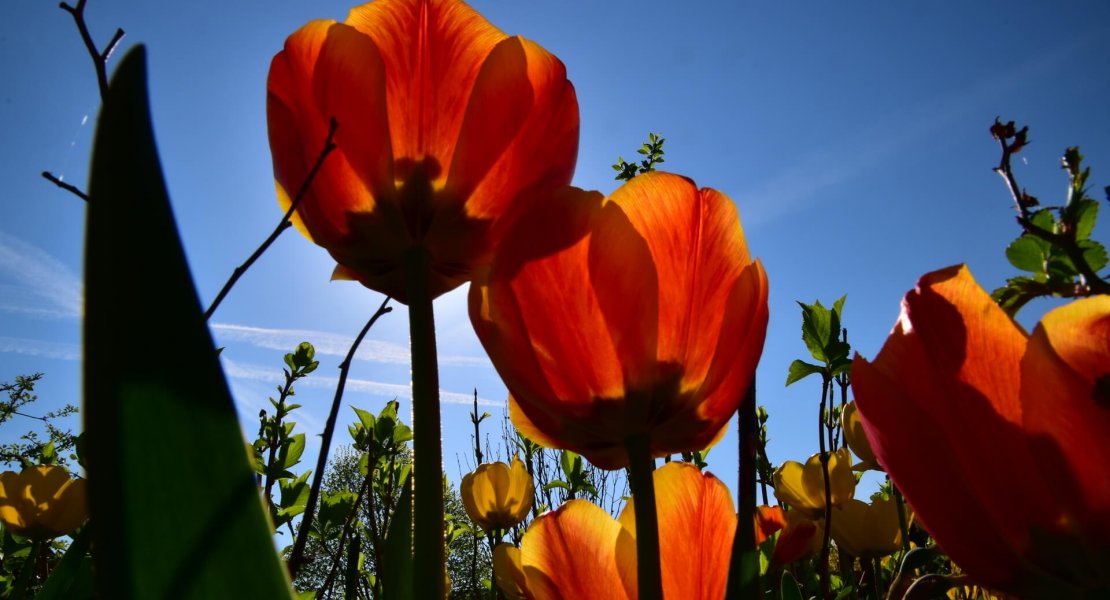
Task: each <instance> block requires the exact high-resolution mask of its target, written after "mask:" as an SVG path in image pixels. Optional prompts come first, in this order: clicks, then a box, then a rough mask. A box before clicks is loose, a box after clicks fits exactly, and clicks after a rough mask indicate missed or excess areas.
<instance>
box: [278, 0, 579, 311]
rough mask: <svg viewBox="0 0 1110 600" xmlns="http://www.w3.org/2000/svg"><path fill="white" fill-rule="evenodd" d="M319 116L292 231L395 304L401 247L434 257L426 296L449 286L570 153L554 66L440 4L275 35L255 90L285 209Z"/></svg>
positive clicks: (564, 98)
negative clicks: (276, 47) (330, 139)
mask: <svg viewBox="0 0 1110 600" xmlns="http://www.w3.org/2000/svg"><path fill="white" fill-rule="evenodd" d="M332 117H334V118H335V119H336V120H337V121H338V123H339V128H338V130H337V131H336V135H335V143H336V145H337V149H336V150H335V151H334V152H333V153H332V154H331V155H330V156H328V157H327V159H326V160H325V161H324V163H323V167H322V169H321V171H320V172H319V173H318V174H317V175H316V177H315V179H314V180H313V182H312V186H311V188H310V190H309V191H308V193H307V195H306V196H305V197H304V198H303V200H302V202H301V203H300V205H299V206H298V209H297V213H296V215H295V219H294V224H295V225H296V226H297V227H298V229H300V231H301V233H303V234H304V235H305V236H306V237H308V238H309V239H311V240H312V241H314V242H315V243H317V244H319V245H320V246H323V247H324V248H326V249H327V250H328V252H329V253H330V254H331V255H332V257H333V258H334V259H335V261H336V262H337V263H338V266H337V267H336V270H335V273H334V275H333V277H335V278H341V279H355V280H358V281H360V282H361V283H362V284H363V285H365V286H367V287H369V288H371V289H374V290H377V291H379V292H382V293H383V294H388V295H390V296H393V297H394V298H397V299H398V300H400V301H402V302H407V299H406V296H407V294H406V286H405V276H404V269H403V264H404V260H405V256H406V254H407V253H408V252H409V251H410V250H412V249H414V248H419V249H423V250H425V251H426V252H428V253H429V254H430V256H431V268H432V278H431V281H430V288H431V289H430V293H431V296H432V297H433V298H434V297H436V296H438V295H440V294H443V293H444V292H447V291H449V290H451V289H453V288H455V287H457V286H458V285H460V284H461V283H463V282H465V281H467V280H468V279H469V277H470V272H471V270H472V269H473V268H474V267H475V266H476V265H477V264H479V263H481V262H483V261H485V260H486V258H487V257H488V254H489V253H490V252H491V251H492V249H493V247H494V246H495V245H496V243H497V240H498V239H499V237H500V236H501V234H502V232H503V231H504V229H505V227H506V226H507V223H508V222H509V221H511V217H510V213H512V212H514V211H515V210H517V209H519V208H522V205H525V204H528V203H530V202H532V201H533V200H534V199H536V198H539V197H541V196H542V194H541V193H540V192H542V191H544V190H546V189H549V188H554V187H558V186H562V185H565V184H567V183H569V182H570V179H571V176H572V175H573V173H574V163H575V159H576V156H577V153H578V104H577V100H576V98H575V94H574V88H573V86H571V84H570V83H569V82H568V81H567V79H566V70H565V68H564V67H563V64H562V63H561V62H559V60H558V59H557V58H555V57H554V56H552V55H551V54H549V53H548V52H547V51H546V50H544V49H543V48H541V47H539V46H538V45H536V44H535V43H533V42H530V41H528V40H526V39H523V38H520V37H508V36H506V35H505V34H504V33H502V32H501V31H499V30H498V29H496V28H495V27H493V26H492V25H490V24H489V23H488V22H487V21H486V20H485V19H484V18H482V16H481V15H479V14H478V13H477V12H475V11H474V10H473V9H471V8H470V7H468V6H467V5H465V4H463V3H462V2H458V1H453V0H379V1H377V2H373V3H370V4H365V5H363V6H358V7H355V8H353V9H351V12H350V14H349V16H348V17H347V21H346V23H336V22H334V21H313V22H311V23H309V24H307V25H305V26H304V27H303V28H301V29H300V30H299V31H297V32H296V33H294V34H293V35H291V36H290V37H289V39H288V40H286V42H285V49H284V50H283V51H282V52H279V53H278V54H277V56H275V57H274V60H273V63H272V64H271V66H270V75H269V79H268V81H267V119H268V121H269V130H270V149H271V152H272V153H273V159H274V178H275V182H276V185H277V194H278V199H279V201H280V202H281V204H282V206H283V208H288V206H289V205H290V203H291V201H292V198H293V196H295V195H296V193H297V190H298V189H299V188H300V187H301V186H302V185H303V184H304V182H305V180H306V179H307V177H308V173H309V170H310V169H311V167H312V165H313V163H314V162H315V161H316V158H317V156H318V155H319V153H320V151H321V148H322V146H323V142H324V138H325V133H326V132H327V130H328V126H329V120H330V118H332Z"/></svg>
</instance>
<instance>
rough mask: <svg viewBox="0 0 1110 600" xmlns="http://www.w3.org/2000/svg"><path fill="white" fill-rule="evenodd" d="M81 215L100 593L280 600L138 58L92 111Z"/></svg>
mask: <svg viewBox="0 0 1110 600" xmlns="http://www.w3.org/2000/svg"><path fill="white" fill-rule="evenodd" d="M87 215H88V216H87V219H88V225H87V228H86V231H87V235H86V252H85V257H86V261H85V277H86V282H85V326H84V353H83V354H84V356H85V361H86V362H85V370H84V371H85V382H84V398H85V404H84V407H83V409H82V413H83V415H84V419H85V430H86V432H87V434H88V437H89V441H88V453H89V470H88V475H89V508H90V513H91V514H90V518H91V520H92V522H93V523H95V524H96V527H95V529H94V531H93V534H94V539H93V546H94V547H95V548H96V553H95V555H94V572H95V573H96V587H97V592H98V593H97V595H98V596H100V597H105V598H118V597H126V598H168V597H174V598H198V599H199V598H290V597H291V589H290V586H289V582H288V580H287V576H286V573H285V569H284V567H283V566H282V565H281V562H280V560H279V559H278V556H277V552H276V549H275V547H274V543H273V539H272V538H271V535H272V530H271V529H270V524H269V521H268V519H267V516H266V511H265V509H264V507H263V504H262V499H261V496H260V495H259V493H258V488H257V486H256V484H255V479H254V475H253V473H252V468H251V466H250V463H249V461H248V457H247V453H246V452H245V451H244V446H243V437H242V431H241V429H240V426H239V421H238V418H237V416H236V411H235V405H234V403H233V402H232V400H231V393H230V392H229V391H228V387H227V382H226V380H225V379H224V376H223V372H222V370H221V368H220V364H219V361H218V358H217V356H216V353H215V345H214V344H213V343H212V339H211V336H210V334H209V331H208V327H207V324H206V323H205V320H204V316H203V310H202V308H201V306H200V303H199V301H198V298H197V293H196V288H195V287H194V285H193V282H192V278H191V276H190V274H189V269H188V266H187V263H186V260H185V253H184V251H183V249H182V247H181V242H180V239H179V237H178V234H177V228H176V225H175V224H174V218H173V214H172V211H171V209H170V203H169V197H168V195H167V192H166V186H165V183H164V181H163V178H162V169H161V165H160V164H159V159H158V152H157V149H156V147H155V143H154V135H153V131H152V130H151V122H150V108H149V106H148V100H147V84H146V55H145V51H144V50H143V49H142V47H141V46H139V47H137V48H136V49H134V50H132V51H131V52H129V53H128V54H127V56H125V57H124V58H123V60H122V61H121V62H120V64H119V67H118V69H117V71H116V74H115V76H114V77H113V79H112V83H111V86H110V87H109V91H108V95H107V97H106V99H105V101H104V109H103V112H102V114H101V116H100V121H99V123H98V125H97V132H96V139H95V142H94V150H93V161H92V170H91V182H90V185H89V203H88V209H87ZM121 357H125V359H121ZM182 364H187V365H189V368H188V369H183V368H181V365H182ZM167 424H169V425H171V426H168V427H167V426H166V425H167ZM166 465H173V467H174V473H173V476H172V477H167V476H165V469H166ZM183 515H188V518H182V516H183Z"/></svg>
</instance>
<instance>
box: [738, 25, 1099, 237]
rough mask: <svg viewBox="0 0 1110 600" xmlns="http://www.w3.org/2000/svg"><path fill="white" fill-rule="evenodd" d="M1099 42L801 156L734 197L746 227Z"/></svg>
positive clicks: (790, 208)
mask: <svg viewBox="0 0 1110 600" xmlns="http://www.w3.org/2000/svg"><path fill="white" fill-rule="evenodd" d="M1095 42H1096V40H1095V39H1094V38H1085V39H1079V40H1073V41H1072V42H1070V43H1067V44H1064V45H1062V46H1060V47H1057V48H1056V49H1055V50H1053V51H1050V52H1045V53H1043V54H1041V55H1039V56H1038V57H1037V58H1036V59H1034V60H1031V61H1028V62H1026V63H1025V64H1021V65H1018V66H1016V67H1013V68H1011V69H1009V70H1004V71H1001V72H999V73H998V74H996V75H993V76H990V77H985V78H983V79H981V80H980V81H978V82H976V83H975V84H973V85H970V86H967V87H965V88H961V89H958V90H951V91H947V92H944V93H939V94H936V95H934V96H931V97H928V98H925V99H923V100H922V101H920V102H918V103H916V104H913V105H910V106H905V107H901V108H899V109H897V110H893V111H891V112H888V113H886V114H884V115H880V116H879V117H878V118H877V119H875V120H874V121H872V122H871V123H869V124H867V126H865V127H861V128H860V129H859V131H858V132H856V133H854V134H852V135H849V136H847V137H838V138H835V140H834V141H835V144H833V145H831V146H826V147H822V148H818V149H815V150H813V151H812V152H810V153H809V154H804V155H801V157H800V160H798V161H796V162H794V163H792V164H790V165H789V166H787V167H786V168H784V169H782V170H780V171H778V172H777V173H774V174H772V175H771V176H770V178H769V179H767V180H765V181H763V182H762V183H761V184H760V185H759V186H758V187H756V188H755V189H752V190H747V191H740V192H739V193H737V194H736V196H734V197H735V198H736V199H737V200H738V201H740V202H741V203H742V210H743V217H744V227H745V228H751V227H753V226H760V225H764V224H767V223H769V222H771V221H774V220H775V219H777V218H780V217H783V216H787V215H790V214H794V213H797V212H798V211H799V210H801V209H802V208H804V207H805V206H807V205H810V204H814V203H817V202H820V201H821V199H822V197H823V193H824V192H825V191H826V190H828V189H829V188H830V187H833V186H836V185H839V184H841V183H844V182H848V181H853V180H856V179H858V178H860V177H862V176H863V175H864V174H865V173H867V172H868V171H871V170H874V169H875V168H876V167H877V166H878V165H880V164H882V163H884V162H886V161H889V160H892V159H896V158H897V157H898V156H899V155H900V153H901V152H902V150H903V149H905V148H906V147H908V146H911V145H912V144H916V143H919V141H920V140H923V139H928V138H929V137H930V136H935V135H937V132H939V131H943V130H944V129H945V128H946V127H948V126H950V125H952V123H954V122H956V121H958V120H960V119H962V118H964V117H965V116H967V115H969V114H980V113H982V112H983V107H984V106H987V105H990V104H992V103H997V100H998V99H999V98H1002V97H1005V96H1006V95H1007V94H1009V93H1013V91H1014V90H1015V89H1018V88H1019V86H1021V85H1023V84H1028V83H1029V82H1030V81H1034V80H1036V79H1038V78H1040V77H1042V76H1044V75H1046V74H1049V73H1051V72H1052V71H1054V70H1056V69H1057V68H1058V67H1059V66H1060V65H1061V64H1063V63H1064V62H1065V61H1067V60H1069V59H1070V58H1071V57H1073V56H1075V55H1077V54H1078V53H1080V52H1081V51H1083V50H1084V48H1086V47H1087V46H1088V45H1089V44H1091V43H1095ZM984 130H985V126H984Z"/></svg>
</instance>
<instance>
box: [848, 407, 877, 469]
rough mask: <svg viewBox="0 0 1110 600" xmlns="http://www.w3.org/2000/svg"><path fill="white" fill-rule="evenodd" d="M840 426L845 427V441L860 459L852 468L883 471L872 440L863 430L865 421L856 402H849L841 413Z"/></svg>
mask: <svg viewBox="0 0 1110 600" xmlns="http://www.w3.org/2000/svg"><path fill="white" fill-rule="evenodd" d="M840 426H841V427H842V428H843V429H844V441H846V442H848V448H850V449H851V450H852V453H853V454H855V455H856V456H858V457H859V459H860V463H859V464H858V465H856V466H854V467H852V469H853V470H856V471H866V470H868V469H871V470H874V471H882V470H883V468H882V467H881V466H880V465H879V461H877V460H875V453H874V452H873V451H872V450H871V442H870V441H869V440H868V439H867V435H866V434H864V432H863V421H861V420H860V418H859V411H858V410H856V403H855V402H849V403H848V405H847V406H845V407H844V411H843V412H841V413H840Z"/></svg>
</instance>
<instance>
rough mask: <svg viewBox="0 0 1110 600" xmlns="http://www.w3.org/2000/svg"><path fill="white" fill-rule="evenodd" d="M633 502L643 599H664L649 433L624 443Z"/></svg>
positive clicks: (637, 573)
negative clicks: (626, 450)
mask: <svg viewBox="0 0 1110 600" xmlns="http://www.w3.org/2000/svg"><path fill="white" fill-rule="evenodd" d="M625 446H626V447H627V449H628V471H629V478H630V480H631V481H630V483H631V485H632V502H633V507H634V510H635V514H636V564H637V565H638V566H637V572H636V582H637V586H638V588H639V591H640V599H641V600H663V575H662V570H661V569H660V566H659V517H658V515H657V514H656V511H655V480H654V478H653V476H652V471H653V470H654V468H655V465H654V464H653V463H654V461H653V460H652V458H651V442H650V440H649V439H648V436H647V435H634V436H631V437H629V438H628V441H626V442H625Z"/></svg>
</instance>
